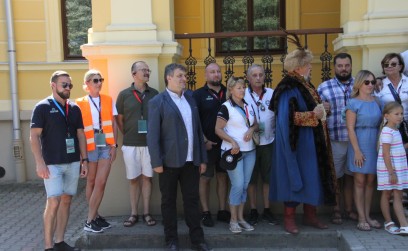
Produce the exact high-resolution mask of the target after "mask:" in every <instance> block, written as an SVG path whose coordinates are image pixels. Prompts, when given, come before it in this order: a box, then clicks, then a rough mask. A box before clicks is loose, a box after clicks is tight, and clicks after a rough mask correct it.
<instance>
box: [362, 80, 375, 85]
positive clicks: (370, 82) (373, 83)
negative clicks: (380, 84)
mask: <svg viewBox="0 0 408 251" xmlns="http://www.w3.org/2000/svg"><path fill="white" fill-rule="evenodd" d="M376 83H377V81H375V80H371V81H370V80H364V84H365V85H369V84H371V85H375V84H376Z"/></svg>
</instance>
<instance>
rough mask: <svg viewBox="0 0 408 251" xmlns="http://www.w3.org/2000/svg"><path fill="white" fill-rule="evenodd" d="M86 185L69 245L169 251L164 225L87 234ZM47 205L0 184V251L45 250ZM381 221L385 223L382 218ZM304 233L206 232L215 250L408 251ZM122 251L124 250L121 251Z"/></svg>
mask: <svg viewBox="0 0 408 251" xmlns="http://www.w3.org/2000/svg"><path fill="white" fill-rule="evenodd" d="M84 185H85V184H84V181H83V180H82V181H81V182H80V184H79V194H78V195H77V196H76V197H75V199H74V200H73V204H72V207H71V217H70V221H69V224H68V230H67V234H66V241H67V242H68V243H69V244H71V245H74V244H75V245H77V246H82V247H88V248H84V249H83V250H105V251H108V250H109V251H114V250H117V251H119V250H121V251H124V250H128V251H130V250H149V251H152V250H164V249H163V248H162V245H163V229H162V226H161V224H158V225H156V226H154V227H147V226H145V225H144V224H143V223H142V222H139V223H138V224H136V225H135V226H134V227H132V228H124V227H123V226H122V222H123V219H124V218H125V216H123V217H107V219H108V220H109V221H110V222H111V223H112V225H113V227H112V229H108V230H106V231H105V233H103V234H87V233H84V232H83V230H82V228H83V221H84V219H85V217H86V210H87V206H86V203H85V194H84ZM45 200H46V197H45V192H44V188H43V184H42V182H39V181H35V182H26V183H23V184H16V183H0V250H1V251H3V250H11V251H20V250H21V251H32V250H33V251H37V250H43V231H42V229H43V226H42V213H43V210H44V205H45ZM157 218H158V217H157ZM280 218H281V217H280ZM326 218H327V217H326ZM377 218H379V219H380V216H378V217H377ZM299 222H300V220H299ZM300 230H301V233H300V234H299V235H298V236H292V235H289V234H286V233H284V232H283V230H282V226H270V225H268V224H266V223H263V222H262V223H260V224H258V225H257V226H256V229H255V231H252V232H247V233H242V234H239V235H232V234H231V233H230V232H229V231H228V228H227V224H225V223H216V226H215V227H214V228H204V231H205V234H206V237H207V239H208V241H209V242H210V244H211V245H212V246H214V247H216V248H215V250H223V251H229V250H243V251H249V250H254V251H257V250H263V251H265V250H284V251H293V250H298V251H305V250H317V251H323V250H324V251H334V250H356V251H357V250H374V251H376V250H395V251H398V250H401V251H402V250H404V251H406V250H408V237H402V236H392V235H390V234H388V233H386V232H385V231H384V230H382V229H380V230H373V231H370V232H361V231H358V230H356V228H355V223H354V222H351V221H346V222H345V223H344V224H343V225H341V226H335V225H332V224H330V228H329V229H328V230H325V231H321V230H315V229H312V228H309V227H302V226H300ZM179 233H180V243H181V246H182V247H183V250H188V248H189V245H188V237H187V228H186V226H185V224H184V222H183V221H180V223H179ZM119 246H120V247H122V248H123V249H118V247H119ZM89 247H92V249H89ZM135 247H137V248H135Z"/></svg>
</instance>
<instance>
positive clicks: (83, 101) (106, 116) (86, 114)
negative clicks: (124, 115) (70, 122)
mask: <svg viewBox="0 0 408 251" xmlns="http://www.w3.org/2000/svg"><path fill="white" fill-rule="evenodd" d="M99 98H100V100H101V107H100V109H101V115H102V116H101V117H102V119H101V121H102V130H103V133H104V134H105V137H106V144H107V145H114V144H115V138H114V136H113V125H112V120H113V115H112V114H113V111H112V98H111V97H109V96H107V95H103V94H100V95H99ZM75 101H76V103H77V105H78V106H79V108H81V113H82V120H83V123H84V132H85V137H86V149H87V150H88V151H93V150H95V148H96V145H95V134H94V128H93V122H92V113H91V107H90V105H92V104H91V103H90V102H92V101H90V100H89V96H88V95H86V96H84V97H82V98H78V99H76V100H75Z"/></svg>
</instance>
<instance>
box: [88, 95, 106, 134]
mask: <svg viewBox="0 0 408 251" xmlns="http://www.w3.org/2000/svg"><path fill="white" fill-rule="evenodd" d="M89 98H90V99H91V101H92V104H93V105H94V106H95V108H96V110H97V111H98V113H99V132H100V133H102V132H103V129H102V115H101V110H102V106H101V97H100V96H99V108H98V106H96V104H95V101H93V99H92V97H91V95H89Z"/></svg>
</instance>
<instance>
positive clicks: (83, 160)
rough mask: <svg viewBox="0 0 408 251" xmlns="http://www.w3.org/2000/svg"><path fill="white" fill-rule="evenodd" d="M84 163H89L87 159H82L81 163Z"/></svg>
mask: <svg viewBox="0 0 408 251" xmlns="http://www.w3.org/2000/svg"><path fill="white" fill-rule="evenodd" d="M85 161H86V162H87V163H89V159H88V158H83V159H82V161H81V162H82V163H84V162H85Z"/></svg>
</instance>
